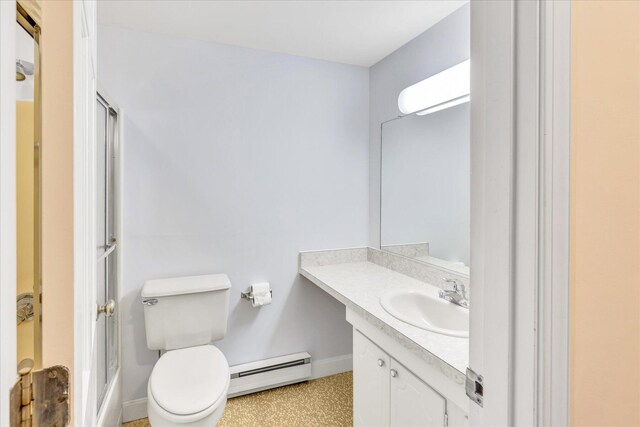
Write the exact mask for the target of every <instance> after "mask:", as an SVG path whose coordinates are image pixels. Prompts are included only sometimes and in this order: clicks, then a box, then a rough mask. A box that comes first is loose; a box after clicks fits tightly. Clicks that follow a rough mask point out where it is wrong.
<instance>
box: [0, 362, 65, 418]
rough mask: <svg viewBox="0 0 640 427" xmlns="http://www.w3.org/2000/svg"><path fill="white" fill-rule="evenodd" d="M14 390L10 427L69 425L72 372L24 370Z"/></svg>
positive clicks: (58, 367)
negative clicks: (70, 376)
mask: <svg viewBox="0 0 640 427" xmlns="http://www.w3.org/2000/svg"><path fill="white" fill-rule="evenodd" d="M19 373H20V378H19V379H18V381H17V382H16V383H15V385H14V386H13V387H12V388H11V396H10V403H9V405H10V408H11V411H10V416H9V419H10V424H11V427H31V426H34V427H65V426H67V425H69V369H68V368H67V367H65V366H59V365H58V366H51V367H49V368H45V369H40V370H37V371H32V370H31V367H28V368H26V369H22V370H21V371H20V372H19Z"/></svg>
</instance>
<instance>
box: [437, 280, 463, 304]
mask: <svg viewBox="0 0 640 427" xmlns="http://www.w3.org/2000/svg"><path fill="white" fill-rule="evenodd" d="M442 280H444V281H445V282H447V283H452V284H453V289H443V290H441V291H440V292H439V293H438V295H439V296H440V298H442V299H443V300H445V301H449V302H450V303H453V304H456V305H459V306H460V307H464V308H469V300H468V299H467V290H466V288H465V287H464V285H463V284H462V282H460V281H459V280H458V279H448V278H446V277H445V278H444V279H442Z"/></svg>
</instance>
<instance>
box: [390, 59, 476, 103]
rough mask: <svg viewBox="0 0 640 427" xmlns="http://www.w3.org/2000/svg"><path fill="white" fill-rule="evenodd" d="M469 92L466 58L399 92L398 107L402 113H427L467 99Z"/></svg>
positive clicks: (468, 70)
mask: <svg viewBox="0 0 640 427" xmlns="http://www.w3.org/2000/svg"><path fill="white" fill-rule="evenodd" d="M470 93H471V67H470V61H469V60H468V59H467V60H466V61H464V62H461V63H459V64H458V65H454V66H453V67H451V68H448V69H446V70H444V71H442V72H440V73H438V74H435V75H433V76H431V77H429V78H426V79H424V80H422V81H421V82H418V83H416V84H414V85H412V86H409V87H408V88H406V89H405V90H403V91H402V92H400V96H398V108H400V111H401V112H402V113H403V114H412V113H415V112H416V111H420V112H422V113H424V114H429V113H433V112H434V111H439V110H442V109H444V108H448V107H452V106H454V105H458V104H461V103H463V102H467V101H469V94H470ZM465 97H466V99H465V100H464V101H461V99H464V98H465ZM449 101H451V103H449ZM454 102H457V103H454ZM435 108H438V109H435ZM431 109H433V110H432V111H428V110H431Z"/></svg>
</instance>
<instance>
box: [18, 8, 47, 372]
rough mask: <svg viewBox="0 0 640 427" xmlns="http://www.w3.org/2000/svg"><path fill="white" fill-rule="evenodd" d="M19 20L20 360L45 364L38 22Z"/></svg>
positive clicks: (26, 364) (21, 364) (25, 362)
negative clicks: (43, 342) (42, 300)
mask: <svg viewBox="0 0 640 427" xmlns="http://www.w3.org/2000/svg"><path fill="white" fill-rule="evenodd" d="M18 18H19V19H18V21H19V22H16V24H15V25H16V32H15V34H16V64H15V65H16V258H17V259H16V261H17V266H16V267H17V270H16V273H17V277H16V279H17V281H16V296H17V298H16V324H17V331H16V344H17V355H16V356H17V361H18V365H19V366H22V367H25V366H31V367H33V366H36V367H39V366H40V347H41V339H40V331H41V316H40V313H41V310H40V298H39V295H40V287H39V283H40V280H39V278H40V226H39V224H40V173H39V164H40V162H39V150H38V140H39V135H40V118H39V117H40V114H39V108H40V98H39V96H40V89H39V75H40V73H39V69H38V67H39V60H38V59H39V58H38V55H39V54H38V42H39V28H37V26H33V25H32V24H31V23H30V22H29V20H28V19H25V18H24V17H23V16H22V15H18Z"/></svg>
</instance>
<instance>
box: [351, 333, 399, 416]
mask: <svg viewBox="0 0 640 427" xmlns="http://www.w3.org/2000/svg"><path fill="white" fill-rule="evenodd" d="M389 363H390V358H389V356H388V355H387V354H386V353H385V352H384V351H382V350H381V349H380V348H379V347H378V346H376V345H375V344H374V343H372V342H371V341H369V340H368V339H367V338H366V337H365V336H364V335H362V334H361V333H360V332H358V331H357V330H355V329H354V330H353V424H354V425H355V426H357V427H382V426H388V425H389V382H390V381H389V379H390V377H389Z"/></svg>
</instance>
